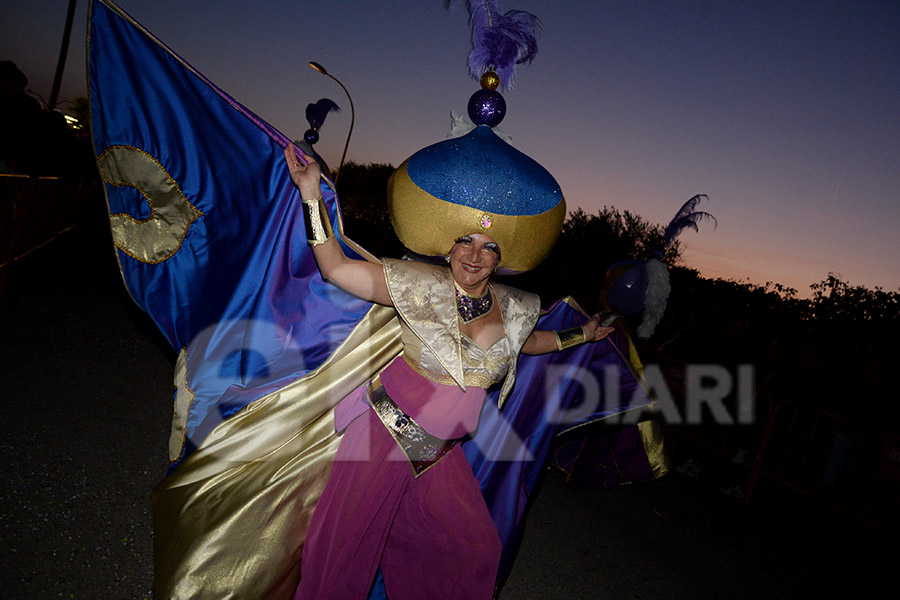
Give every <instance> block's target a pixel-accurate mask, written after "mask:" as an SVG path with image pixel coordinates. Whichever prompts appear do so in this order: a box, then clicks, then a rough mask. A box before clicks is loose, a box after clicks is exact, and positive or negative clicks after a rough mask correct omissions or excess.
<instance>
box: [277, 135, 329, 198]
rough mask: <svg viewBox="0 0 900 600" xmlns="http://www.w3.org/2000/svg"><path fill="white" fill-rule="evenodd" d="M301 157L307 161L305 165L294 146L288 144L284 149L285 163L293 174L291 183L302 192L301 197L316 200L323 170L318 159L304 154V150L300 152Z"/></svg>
mask: <svg viewBox="0 0 900 600" xmlns="http://www.w3.org/2000/svg"><path fill="white" fill-rule="evenodd" d="M300 156H301V157H302V158H303V160H304V161H306V164H305V165H304V164H303V163H302V162H300V161H299V160H297V153H296V151H295V150H294V145H293V144H288V145H287V148H285V149H284V161H285V162H286V163H287V168H288V172H289V173H290V174H291V181H293V182H294V185H296V186H297V189H298V190H300V196H302V197H303V199H304V200H315V199H316V198H318V197H319V177H320V176H321V175H322V169H321V168H320V167H319V163H317V162H316V159H314V158H313V157H311V156H307V155H306V154H304V152H303V150H300Z"/></svg>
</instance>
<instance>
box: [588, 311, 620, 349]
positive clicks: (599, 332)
mask: <svg viewBox="0 0 900 600" xmlns="http://www.w3.org/2000/svg"><path fill="white" fill-rule="evenodd" d="M615 330H616V328H615V327H601V326H600V315H594V316H593V317H591V318H590V320H589V321H588V322H587V323H585V324H584V338H585V340H586V341H588V342H599V341H600V340H602V339H604V338H605V337H606V336H608V335H609V334H611V333H612V332H613V331H615Z"/></svg>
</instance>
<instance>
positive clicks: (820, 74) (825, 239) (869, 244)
mask: <svg viewBox="0 0 900 600" xmlns="http://www.w3.org/2000/svg"><path fill="white" fill-rule="evenodd" d="M88 4H89V2H88V0H79V3H78V11H77V16H76V21H75V26H74V30H73V34H72V42H71V46H70V49H69V59H68V63H67V68H66V77H65V80H64V85H63V88H62V91H61V94H60V108H62V109H63V110H65V109H66V108H67V105H66V104H65V101H67V100H70V99H71V98H73V97H76V96H84V95H86V87H87V86H86V75H85V57H84V55H85V53H84V46H85V43H84V42H85V32H86V17H87V11H88ZM119 5H120V6H122V8H123V9H124V10H125V11H126V12H128V13H129V14H131V16H132V17H134V18H135V19H136V20H137V21H138V22H140V23H141V24H143V25H144V26H145V27H146V28H147V29H148V30H149V31H150V32H152V33H153V34H155V35H156V36H157V37H158V38H160V39H161V40H162V41H163V42H164V43H165V44H167V45H168V46H169V47H170V48H172V49H173V50H174V51H175V52H176V53H178V54H179V55H181V56H182V57H183V58H184V59H185V60H187V61H188V62H189V63H191V64H192V65H193V66H194V67H195V68H197V69H198V70H199V71H200V72H202V73H203V74H205V75H206V76H207V77H208V78H210V79H211V80H212V81H213V82H215V83H216V84H217V85H218V86H220V87H221V88H223V89H224V90H225V91H227V92H228V93H230V94H231V95H232V96H234V97H235V98H236V99H237V100H238V101H240V102H241V103H243V104H244V105H246V106H247V107H248V108H249V109H250V110H252V111H253V112H255V113H256V114H258V115H259V116H260V117H262V118H263V119H265V120H267V121H269V122H270V123H272V124H273V125H274V126H275V127H277V128H278V129H280V130H281V131H283V132H284V133H285V134H286V135H288V136H289V137H292V138H295V139H296V138H299V137H301V136H302V134H303V131H304V130H305V129H306V128H307V124H306V122H305V119H304V110H305V107H306V104H307V103H309V102H314V101H316V100H318V99H319V98H322V97H329V98H331V99H333V100H335V101H336V102H337V103H338V104H339V105H340V106H341V107H342V108H343V109H344V111H343V112H342V113H339V114H332V115H330V116H329V118H328V121H327V122H326V124H325V126H324V128H323V129H322V131H321V135H322V141H321V142H320V143H319V144H318V145H317V146H316V148H317V150H318V151H319V153H320V154H322V156H323V157H324V158H325V159H326V160H327V161H328V162H329V164H331V165H332V166H336V165H337V164H338V162H339V161H340V156H341V151H342V149H343V144H344V139H345V136H346V133H347V129H348V127H349V124H350V110H349V108H350V107H349V105H348V103H347V100H346V97H345V96H344V94H343V92H342V91H341V89H340V88H339V87H338V86H337V85H336V84H335V83H334V82H333V81H331V80H330V79H329V78H327V77H324V76H322V75H321V74H319V73H317V72H315V71H314V70H312V69H310V68H309V67H308V66H307V65H306V63H307V62H308V61H311V60H313V61H317V62H319V63H321V64H322V65H324V66H325V67H326V68H327V69H328V71H329V72H330V73H331V74H333V75H334V76H336V77H338V78H339V79H340V80H341V81H342V82H343V83H344V85H345V86H346V87H347V88H348V90H349V91H350V93H351V94H352V96H353V102H354V104H355V106H356V123H355V126H354V130H353V138H352V140H351V142H350V149H349V152H348V159H351V160H356V161H359V162H380V163H391V164H393V165H395V166H396V165H398V164H399V163H400V162H402V161H403V160H404V159H405V158H407V157H408V156H409V155H410V154H412V153H413V152H415V151H416V150H418V149H419V148H422V147H423V146H426V145H428V144H431V143H433V142H436V141H439V140H441V139H444V138H445V136H446V134H447V132H448V131H449V128H450V113H451V111H455V112H456V113H460V114H462V113H464V112H465V107H466V102H467V100H468V98H469V96H470V95H471V94H472V93H473V92H474V91H475V90H476V89H478V83H477V82H476V81H475V80H473V79H471V78H470V77H469V75H468V73H467V70H466V66H465V57H466V52H467V51H468V49H469V44H470V39H469V28H468V23H467V21H468V13H467V11H466V10H465V3H464V2H458V3H457V6H455V8H454V9H452V10H449V11H448V10H446V9H445V8H444V3H443V2H442V1H441V0H398V1H390V2H388V1H377V0H368V1H364V0H331V1H328V0H319V1H318V2H306V1H299V0H263V1H260V2H252V3H251V2H238V1H236V0H218V1H212V0H121V2H119ZM3 6H4V9H3V19H2V22H0V60H12V61H14V62H15V63H16V64H17V65H18V66H19V68H20V69H21V70H22V71H24V72H25V74H26V75H27V76H28V78H29V90H30V91H31V92H32V93H33V94H35V95H38V96H40V97H41V98H43V99H44V100H46V99H48V98H49V95H50V89H51V86H52V79H53V72H54V69H55V67H56V60H57V55H58V52H59V46H60V40H61V37H62V32H63V27H64V23H65V17H66V9H67V6H68V0H41V1H19V0H12V1H11V0H5V1H4V3H3ZM501 6H502V8H503V10H504V11H506V10H511V9H517V10H525V11H529V12H532V13H534V14H536V15H537V16H538V17H539V18H540V19H541V22H542V24H543V33H542V34H541V36H540V37H539V40H538V41H539V50H538V55H537V58H536V60H535V62H534V63H533V64H531V65H527V66H520V67H519V69H518V72H517V81H516V84H515V87H514V89H513V90H512V91H510V92H508V93H506V94H504V95H505V98H506V101H507V105H508V113H507V117H506V119H505V120H504V121H503V122H502V123H501V124H500V126H499V129H500V130H502V131H503V132H505V133H507V134H509V135H510V136H511V137H512V140H513V144H514V145H515V146H516V147H517V148H519V149H520V150H522V151H523V152H525V153H526V154H528V155H530V156H532V157H533V158H534V159H536V160H537V161H538V162H540V163H542V164H543V165H544V166H545V167H547V169H548V170H549V171H550V172H551V173H553V175H554V176H555V177H556V179H557V180H558V181H559V182H560V184H561V186H562V189H563V193H564V194H565V196H566V200H567V203H568V206H569V208H570V210H572V209H574V208H576V207H579V206H580V207H582V208H583V209H585V210H586V211H588V212H596V211H597V210H598V209H600V208H601V207H602V206H604V205H612V206H615V207H617V208H620V209H629V210H632V211H634V212H636V213H638V214H640V215H641V216H643V217H646V218H647V219H649V220H651V221H653V222H656V223H661V224H665V223H667V222H668V220H669V219H670V218H671V217H672V216H673V215H674V213H675V211H676V210H677V209H678V208H679V207H680V206H681V204H682V203H683V202H684V201H685V200H687V199H688V198H690V197H691V196H693V195H695V194H698V193H705V194H708V195H709V197H710V201H709V202H708V203H704V204H701V206H700V207H699V208H701V209H703V210H708V211H709V212H712V213H713V214H714V215H715V216H716V217H717V218H718V223H719V225H718V228H713V227H712V225H711V224H708V223H704V224H702V225H701V229H700V232H699V233H694V232H691V231H688V232H685V233H684V234H683V235H682V238H681V239H682V242H683V244H684V250H685V252H684V257H685V264H686V265H687V266H691V267H694V268H697V269H699V270H700V271H701V273H703V274H704V275H706V276H711V277H726V278H734V279H738V280H747V279H748V278H749V280H750V281H751V282H754V283H765V282H766V281H776V282H779V283H782V284H785V285H789V286H791V287H794V288H797V289H798V291H799V294H800V296H807V295H809V293H810V290H809V285H810V284H811V283H814V282H818V281H821V280H823V279H825V277H827V275H828V273H829V272H837V273H839V274H841V275H842V277H843V278H844V279H845V280H848V281H849V282H850V283H851V284H854V285H864V286H866V287H869V288H874V287H875V286H881V287H883V288H885V289H887V290H892V291H896V290H898V289H900V231H898V229H900V2H898V1H884V2H869V1H853V2H850V1H843V2H790V1H754V2H744V1H738V0H727V1H726V0H719V1H715V2H699V1H698V2H673V1H664V0H660V1H657V2H649V1H635V2H625V1H619V2H605V1H602V0H571V1H569V0H557V1H547V0H544V1H543V2H538V1H536V0H502V1H501ZM615 258H625V257H615Z"/></svg>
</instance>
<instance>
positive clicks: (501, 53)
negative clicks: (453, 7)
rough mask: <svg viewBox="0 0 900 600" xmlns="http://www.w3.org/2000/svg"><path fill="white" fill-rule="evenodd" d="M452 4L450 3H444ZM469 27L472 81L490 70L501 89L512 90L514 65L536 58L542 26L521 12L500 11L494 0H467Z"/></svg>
mask: <svg viewBox="0 0 900 600" xmlns="http://www.w3.org/2000/svg"><path fill="white" fill-rule="evenodd" d="M447 4H448V5H450V4H453V2H452V0H451V1H450V2H448V3H447ZM468 5H469V23H470V24H471V26H472V50H471V51H469V57H468V65H469V73H470V74H471V75H472V77H474V78H475V79H480V78H481V76H482V75H483V74H484V72H485V71H487V70H488V69H490V68H493V69H494V71H496V72H497V75H499V76H500V89H501V90H502V91H507V90H509V89H510V88H511V87H512V84H513V81H514V80H515V75H516V65H518V64H522V63H531V62H532V61H533V60H534V57H535V56H536V55H537V34H538V32H539V31H540V28H541V23H540V21H539V20H538V18H537V17H536V16H534V15H533V14H531V13H529V12H525V11H521V10H511V11H509V12H507V13H506V14H502V13H501V12H500V3H499V2H498V1H497V0H468Z"/></svg>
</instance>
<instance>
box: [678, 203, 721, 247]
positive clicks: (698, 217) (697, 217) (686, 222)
mask: <svg viewBox="0 0 900 600" xmlns="http://www.w3.org/2000/svg"><path fill="white" fill-rule="evenodd" d="M704 198H706V199H707V200H709V196H707V195H706V194H697V195H696V196H694V197H693V198H691V199H690V200H688V201H687V202H685V203H684V204H683V205H682V207H681V208H680V209H679V210H678V212H677V213H675V217H674V218H673V219H672V220H671V221H669V225H668V226H667V227H666V247H669V246H670V245H672V242H674V241H675V238H677V237H678V236H679V234H681V232H682V231H684V230H685V229H688V228H690V229H693V230H694V231H700V229H699V228H698V227H697V223H699V222H700V221H702V220H704V219H710V220H711V221H712V222H713V226H718V224H719V223H718V221H716V218H715V217H714V216H712V215H711V214H710V213H708V212H703V211H698V210H696V208H697V204H699V203H700V200H702V199H704Z"/></svg>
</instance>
